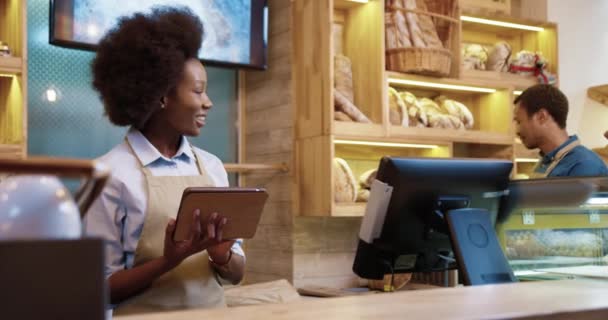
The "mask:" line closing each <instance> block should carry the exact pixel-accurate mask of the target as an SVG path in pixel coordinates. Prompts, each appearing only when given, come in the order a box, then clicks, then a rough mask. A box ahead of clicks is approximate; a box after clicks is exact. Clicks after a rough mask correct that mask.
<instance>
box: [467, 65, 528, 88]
mask: <svg viewBox="0 0 608 320" xmlns="http://www.w3.org/2000/svg"><path fill="white" fill-rule="evenodd" d="M461 80H462V81H463V82H465V83H475V82H477V83H485V84H494V86H495V87H513V88H514V89H516V90H523V89H526V88H528V87H531V86H533V85H535V84H537V83H538V80H537V79H536V78H535V77H525V76H520V75H517V74H513V73H509V72H498V71H487V70H462V77H461Z"/></svg>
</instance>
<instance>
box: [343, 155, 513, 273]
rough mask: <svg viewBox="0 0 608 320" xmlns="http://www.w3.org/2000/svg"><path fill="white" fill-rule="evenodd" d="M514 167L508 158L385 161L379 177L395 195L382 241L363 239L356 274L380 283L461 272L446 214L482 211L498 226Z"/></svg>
mask: <svg viewBox="0 0 608 320" xmlns="http://www.w3.org/2000/svg"><path fill="white" fill-rule="evenodd" d="M512 167H513V164H512V163H511V162H510V161H506V160H487V159H437V158H389V157H384V158H382V160H381V161H380V165H379V168H378V174H377V179H378V180H380V181H382V182H384V183H386V184H388V185H390V186H392V187H393V191H392V195H391V198H390V201H389V205H388V209H387V212H386V218H385V220H384V224H383V227H382V231H381V234H380V237H379V238H378V239H375V240H374V241H373V243H372V244H367V243H365V242H363V241H359V248H358V250H357V255H356V258H355V264H354V266H353V270H354V271H355V273H357V274H358V275H359V276H361V277H364V278H370V279H381V278H382V276H383V275H384V274H386V273H390V272H391V271H394V272H432V271H444V270H447V269H455V268H457V264H456V263H455V261H454V255H453V251H452V247H451V243H450V238H449V233H448V225H447V223H446V220H445V219H444V215H445V213H446V212H447V211H449V210H452V209H460V208H467V207H469V208H483V209H486V210H487V211H488V212H490V214H491V215H492V217H491V219H492V221H493V222H495V221H496V214H497V212H498V206H499V203H500V199H501V197H502V195H503V194H504V190H506V189H507V188H508V184H509V175H510V172H511V169H512ZM370 250H371V251H370ZM392 269H394V270H392Z"/></svg>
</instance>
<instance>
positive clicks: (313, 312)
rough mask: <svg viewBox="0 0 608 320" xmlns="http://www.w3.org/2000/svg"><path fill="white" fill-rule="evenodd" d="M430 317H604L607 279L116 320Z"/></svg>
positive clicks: (606, 316)
mask: <svg viewBox="0 0 608 320" xmlns="http://www.w3.org/2000/svg"><path fill="white" fill-rule="evenodd" d="M574 314H576V315H574ZM430 318H432V319H505V318H508V319H514V318H534V319H544V318H546V319H608V282H606V281H590V280H560V281H538V282H520V283H514V284H503V285H487V286H477V287H458V288H441V289H431V290H419V291H404V292H397V293H391V294H376V295H365V296H354V297H344V298H325V299H319V300H305V301H302V302H295V303H289V304H274V305H260V306H249V307H238V308H230V309H215V310H189V311H179V312H168V313H158V314H148V315H137V316H125V317H115V319H120V320H161V319H162V320H165V319H166V320H171V319H174V320H185V319H214V320H219V319H227V320H234V319H239V320H241V319H260V320H273V319H295V320H297V319H302V320H303V319H324V320H331V319H336V320H337V319H340V320H341V319H430Z"/></svg>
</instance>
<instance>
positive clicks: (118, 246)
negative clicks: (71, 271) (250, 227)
mask: <svg viewBox="0 0 608 320" xmlns="http://www.w3.org/2000/svg"><path fill="white" fill-rule="evenodd" d="M127 139H128V140H129V143H130V144H131V146H132V147H133V151H135V153H136V154H137V156H138V157H139V159H141V161H142V164H143V165H144V166H146V167H148V168H149V169H150V172H151V173H152V175H154V176H190V175H198V174H199V170H198V167H197V165H196V159H195V158H194V154H193V152H196V155H197V156H198V158H199V160H200V161H201V162H202V165H203V167H204V168H205V171H206V172H207V173H208V174H209V176H210V177H211V179H212V180H213V182H214V183H215V185H216V186H218V187H227V186H228V175H227V174H226V170H225V169H224V166H223V164H222V162H221V160H220V159H218V158H217V157H216V156H214V155H212V154H211V153H209V152H206V151H203V150H201V149H199V148H196V147H193V148H191V147H190V143H189V142H188V140H187V139H186V138H185V137H182V141H181V143H180V147H179V149H178V151H177V153H176V154H175V156H173V157H172V158H167V157H165V156H163V155H162V154H161V153H160V152H159V151H158V150H157V149H156V147H154V146H153V145H152V144H151V143H150V142H149V141H148V140H147V139H146V137H144V136H143V135H142V134H141V132H139V131H138V130H136V129H131V130H129V132H128V133H127ZM98 160H99V161H101V162H103V163H105V164H107V165H108V166H109V167H110V168H111V169H112V176H111V178H110V180H109V181H108V183H107V184H106V186H105V188H104V190H103V192H102V194H101V195H100V196H99V197H98V198H97V199H96V200H95V202H94V203H93V205H92V206H91V208H90V209H89V211H88V212H87V214H86V216H85V218H84V231H85V233H86V234H87V235H88V236H96V237H100V238H103V239H105V241H106V262H105V275H106V277H109V276H110V275H112V274H113V273H114V272H116V271H119V270H123V269H129V268H132V267H133V260H134V256H135V249H136V248H137V243H138V241H139V237H140V235H141V231H142V229H143V225H144V219H145V217H146V212H147V205H148V195H147V192H146V181H145V177H144V174H143V172H142V170H141V166H140V164H139V162H138V160H137V158H136V157H135V156H134V155H133V153H132V152H131V150H130V149H129V146H128V145H127V143H126V142H123V143H121V144H119V145H117V146H116V147H114V148H113V149H112V150H111V151H110V152H108V153H107V154H105V155H104V156H102V157H101V158H99V159H98ZM241 243H242V240H238V241H237V242H235V244H234V245H233V246H232V251H233V252H234V253H235V254H238V255H241V256H243V257H244V256H245V254H244V252H243V249H242V248H241Z"/></svg>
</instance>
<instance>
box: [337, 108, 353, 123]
mask: <svg viewBox="0 0 608 320" xmlns="http://www.w3.org/2000/svg"><path fill="white" fill-rule="evenodd" d="M334 120H338V121H347V122H353V119H351V118H350V117H349V116H348V115H347V114H346V113H344V112H342V111H336V110H334Z"/></svg>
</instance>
